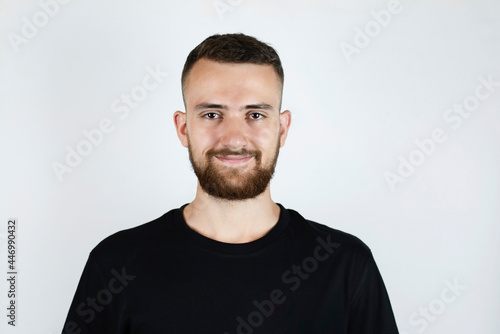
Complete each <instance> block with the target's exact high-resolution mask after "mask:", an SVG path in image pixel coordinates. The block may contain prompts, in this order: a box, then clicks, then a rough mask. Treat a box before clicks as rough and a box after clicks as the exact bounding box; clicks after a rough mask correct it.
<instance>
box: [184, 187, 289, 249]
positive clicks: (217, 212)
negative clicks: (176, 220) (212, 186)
mask: <svg viewBox="0 0 500 334" xmlns="http://www.w3.org/2000/svg"><path fill="white" fill-rule="evenodd" d="M279 215H280V208H279V206H278V205H277V204H276V203H274V202H273V201H272V199H271V193H270V188H269V185H268V186H267V188H266V190H265V191H264V192H263V193H262V194H260V195H259V196H257V197H255V198H251V199H247V200H242V201H231V200H223V199H219V198H214V197H212V196H210V195H208V194H207V193H206V192H205V191H204V190H203V189H201V186H200V185H199V183H198V187H197V191H196V197H195V199H194V200H193V201H192V202H191V203H190V204H188V205H187V206H186V207H185V208H184V219H185V220H186V223H187V224H188V225H189V227H191V228H192V229H193V230H195V231H196V232H198V233H200V234H201V235H204V236H206V237H208V238H210V239H214V240H217V241H221V242H226V243H246V242H251V241H254V240H257V239H259V238H261V237H262V236H264V235H265V234H267V232H269V230H271V229H272V228H273V227H274V225H276V223H277V222H278V219H279Z"/></svg>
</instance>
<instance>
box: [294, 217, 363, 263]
mask: <svg viewBox="0 0 500 334" xmlns="http://www.w3.org/2000/svg"><path fill="white" fill-rule="evenodd" d="M287 211H288V212H289V214H290V222H291V227H292V229H293V230H295V231H296V233H297V234H300V235H302V236H303V237H305V238H308V239H311V240H313V239H314V240H315V242H316V243H322V244H324V243H325V242H326V243H330V244H337V245H338V249H339V251H340V250H341V251H342V253H344V255H345V254H349V255H354V256H357V257H363V258H364V259H365V260H368V259H369V258H371V257H372V253H371V250H370V248H369V247H368V246H367V245H366V244H365V243H364V242H363V241H362V240H361V239H359V238H358V237H356V236H354V235H352V234H350V233H347V232H344V231H341V230H338V229H334V228H332V227H329V226H327V225H324V224H321V223H318V222H315V221H312V220H309V219H306V218H304V217H303V216H302V215H301V214H300V213H298V212H297V211H295V210H293V209H287Z"/></svg>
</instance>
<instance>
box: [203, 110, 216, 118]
mask: <svg viewBox="0 0 500 334" xmlns="http://www.w3.org/2000/svg"><path fill="white" fill-rule="evenodd" d="M218 116H219V115H217V113H214V112H207V113H206V114H205V115H203V117H205V118H208V119H215V118H217V117H218Z"/></svg>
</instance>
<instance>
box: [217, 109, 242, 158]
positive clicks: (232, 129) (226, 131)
mask: <svg viewBox="0 0 500 334" xmlns="http://www.w3.org/2000/svg"><path fill="white" fill-rule="evenodd" d="M246 125H247V124H246V123H245V121H244V120H241V119H239V118H237V117H227V118H226V119H224V122H223V124H222V126H221V127H220V129H219V130H220V143H221V145H222V146H224V147H226V148H229V149H232V150H240V149H242V148H245V147H246V146H247V144H248V137H247V130H246Z"/></svg>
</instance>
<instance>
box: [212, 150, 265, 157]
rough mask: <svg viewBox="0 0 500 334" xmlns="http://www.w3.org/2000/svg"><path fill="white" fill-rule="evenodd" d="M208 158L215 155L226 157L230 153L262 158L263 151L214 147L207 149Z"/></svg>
mask: <svg viewBox="0 0 500 334" xmlns="http://www.w3.org/2000/svg"><path fill="white" fill-rule="evenodd" d="M206 154H207V158H212V157H215V156H220V157H225V156H228V155H233V156H234V155H243V156H251V157H255V158H256V159H260V157H261V155H262V153H261V152H260V151H259V150H248V149H245V148H243V149H241V150H238V151H235V150H231V149H229V148H223V149H220V150H214V149H209V150H208V151H207V153H206Z"/></svg>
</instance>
